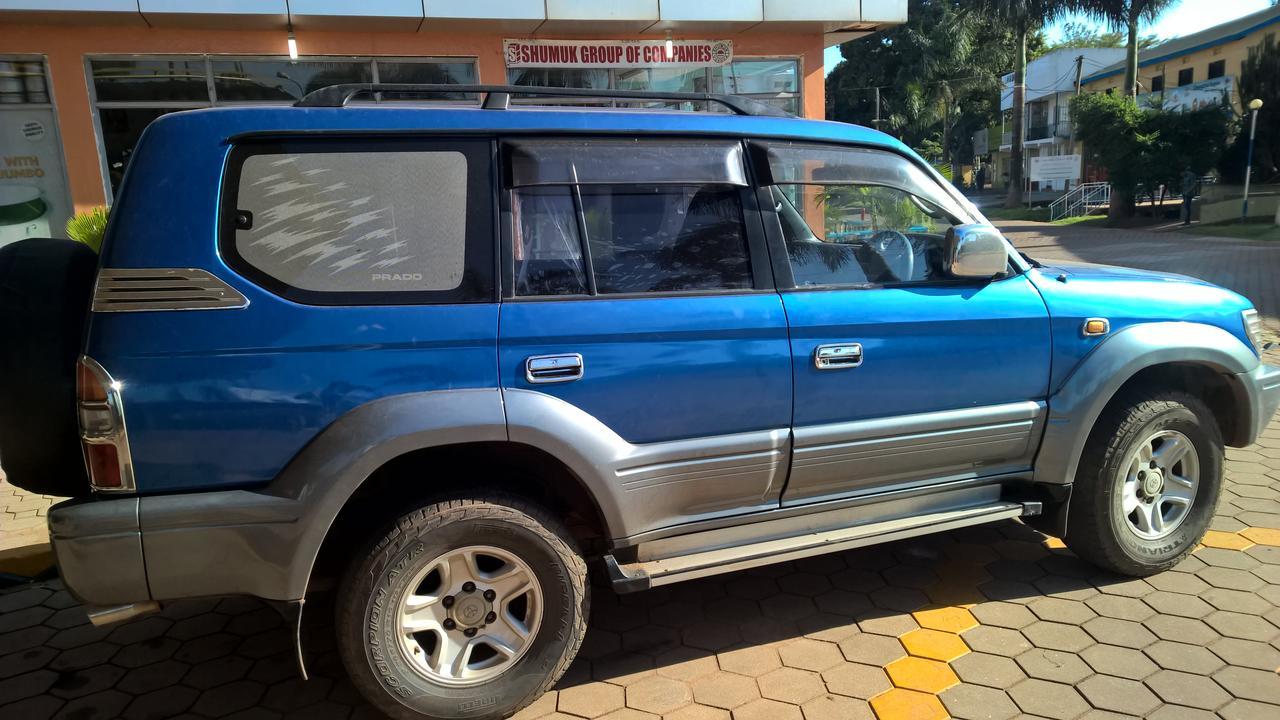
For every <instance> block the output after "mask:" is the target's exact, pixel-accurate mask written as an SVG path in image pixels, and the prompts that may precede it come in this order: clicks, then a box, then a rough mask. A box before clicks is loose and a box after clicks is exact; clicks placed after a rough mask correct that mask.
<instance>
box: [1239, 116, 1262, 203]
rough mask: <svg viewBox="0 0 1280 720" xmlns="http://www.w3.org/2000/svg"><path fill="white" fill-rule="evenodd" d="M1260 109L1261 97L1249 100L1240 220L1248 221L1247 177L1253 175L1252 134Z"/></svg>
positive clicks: (1256, 125)
mask: <svg viewBox="0 0 1280 720" xmlns="http://www.w3.org/2000/svg"><path fill="white" fill-rule="evenodd" d="M1261 109H1262V98H1254V99H1252V100H1250V101H1249V110H1250V111H1251V114H1252V118H1251V119H1250V120H1249V152H1248V153H1246V154H1245V165H1244V204H1243V205H1242V206H1241V208H1240V222H1242V223H1245V222H1248V221H1249V179H1250V178H1251V177H1252V176H1253V135H1254V132H1256V131H1257V129H1258V111H1259V110H1261Z"/></svg>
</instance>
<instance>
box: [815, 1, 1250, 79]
mask: <svg viewBox="0 0 1280 720" xmlns="http://www.w3.org/2000/svg"><path fill="white" fill-rule="evenodd" d="M1270 5H1271V2H1270V0H1181V2H1178V3H1176V4H1175V5H1174V6H1173V7H1171V8H1170V9H1168V10H1166V11H1165V12H1164V14H1163V15H1161V16H1160V18H1159V19H1158V20H1156V21H1155V22H1154V23H1143V24H1142V26H1141V29H1140V30H1139V32H1141V33H1142V34H1143V35H1155V36H1157V37H1159V38H1160V39H1161V40H1168V39H1170V38H1175V37H1179V36H1181V35H1186V34H1188V33H1193V32H1196V31H1197V30H1203V29H1205V28H1207V27H1209V26H1210V25H1211V24H1217V23H1224V22H1227V21H1228V20H1234V19H1236V18H1238V17H1240V16H1241V15H1248V14H1249V13H1252V12H1257V11H1259V10H1262V9H1264V8H1266V7H1269V6H1270ZM1210 18H1212V22H1211V21H1210V20H1209V19H1210ZM1067 22H1085V23H1092V24H1095V25H1096V24H1098V23H1097V22H1096V21H1092V20H1089V19H1088V18H1080V17H1068V18H1066V19H1065V20H1063V21H1060V22H1058V23H1055V24H1054V25H1051V26H1050V27H1049V29H1048V31H1047V34H1048V36H1049V40H1050V41H1053V40H1056V39H1057V37H1058V33H1059V30H1060V28H1061V27H1062V25H1064V24H1065V23H1067ZM824 60H825V63H826V71H827V72H831V70H832V68H834V67H835V66H836V65H837V64H839V62H840V48H838V47H829V48H827V52H826V56H825V58H824Z"/></svg>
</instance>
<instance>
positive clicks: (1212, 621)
mask: <svg viewBox="0 0 1280 720" xmlns="http://www.w3.org/2000/svg"><path fill="white" fill-rule="evenodd" d="M1204 621H1205V623H1206V624H1207V625H1208V626H1209V627H1211V628H1213V629H1214V630H1216V631H1217V632H1218V634H1219V635H1222V636H1224V637H1233V638H1240V639H1243V640H1263V641H1266V640H1270V639H1272V638H1274V637H1275V636H1276V635H1277V634H1280V628H1277V627H1276V626H1275V625H1272V624H1271V623H1269V622H1267V621H1266V620H1263V619H1262V618H1260V617H1257V616H1256V615H1245V614H1244V613H1237V612H1227V611H1225V610H1216V611H1214V612H1212V613H1210V614H1209V616H1208V617H1206V618H1205V619H1204Z"/></svg>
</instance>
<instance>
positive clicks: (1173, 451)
mask: <svg viewBox="0 0 1280 720" xmlns="http://www.w3.org/2000/svg"><path fill="white" fill-rule="evenodd" d="M1222 455H1223V451H1222V437H1221V434H1220V432H1219V429H1218V426H1217V423H1216V422H1215V421H1214V418H1213V415H1212V413H1210V411H1209V409H1208V408H1207V407H1206V406H1205V405H1204V403H1203V402H1201V401H1200V399H1199V398H1196V397H1194V396H1192V395H1188V394H1186V393H1180V392H1146V393H1134V394H1130V395H1128V396H1126V397H1124V398H1122V399H1120V400H1119V401H1117V402H1115V403H1113V404H1112V405H1111V406H1110V407H1109V408H1108V409H1107V411H1106V412H1104V413H1103V415H1102V417H1101V418H1099V420H1098V423H1097V425H1096V426H1095V428H1094V430H1093V432H1092V433H1091V434H1090V437H1089V441H1088V443H1087V444H1086V445H1085V449H1084V454H1083V455H1082V456H1081V458H1080V467H1079V470H1078V471H1077V473H1076V481H1075V487H1074V489H1073V490H1072V494H1071V506H1070V510H1069V514H1068V519H1067V537H1066V542H1067V545H1068V546H1069V547H1070V548H1071V549H1072V550H1073V551H1074V552H1075V553H1076V554H1078V555H1080V556H1081V557H1083V558H1085V559H1087V560H1089V561H1091V562H1093V563H1094V564H1096V565H1099V566H1101V567H1103V568H1106V569H1108V570H1111V571H1114V572H1117V573H1121V574H1125V575H1137V576H1142V575H1150V574H1153V573H1156V572H1160V571H1162V570H1165V569H1168V568H1170V567H1172V566H1173V565H1176V564H1177V563H1178V562H1179V561H1180V560H1182V558H1183V557H1184V556H1186V554H1187V553H1189V552H1191V550H1193V549H1194V548H1195V546H1196V543H1198V542H1200V539H1201V538H1202V537H1204V533H1205V531H1206V530H1208V528H1209V523H1210V521H1212V519H1213V512H1214V508H1215V506H1216V505H1217V502H1218V492H1219V489H1220V487H1221V481H1222Z"/></svg>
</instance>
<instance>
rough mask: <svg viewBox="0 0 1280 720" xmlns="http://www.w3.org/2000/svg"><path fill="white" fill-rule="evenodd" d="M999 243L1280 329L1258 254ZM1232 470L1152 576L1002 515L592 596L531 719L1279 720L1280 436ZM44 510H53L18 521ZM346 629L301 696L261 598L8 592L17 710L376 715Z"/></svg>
mask: <svg viewBox="0 0 1280 720" xmlns="http://www.w3.org/2000/svg"><path fill="white" fill-rule="evenodd" d="M1006 227H1007V229H1008V230H1010V231H1011V234H1012V235H1013V236H1014V239H1015V242H1016V243H1017V244H1018V245H1019V246H1020V247H1023V248H1024V249H1026V250H1027V251H1028V252H1029V253H1031V254H1032V255H1033V256H1040V257H1043V258H1045V259H1050V258H1053V257H1064V258H1066V257H1071V258H1078V259H1084V260H1090V261H1095V262H1110V263H1118V264H1129V265H1135V266H1144V267H1152V268H1154V269H1167V270H1177V271H1182V272H1189V273H1192V274H1200V275H1202V276H1206V277H1211V279H1214V280H1216V281H1218V282H1222V283H1224V284H1226V285H1228V286H1231V287H1234V288H1236V289H1238V290H1241V291H1242V292H1245V293H1246V294H1249V295H1251V296H1252V297H1254V299H1255V301H1257V302H1258V303H1259V305H1260V307H1263V308H1264V312H1265V313H1267V314H1268V315H1269V317H1270V319H1271V320H1272V321H1273V322H1274V321H1275V320H1276V317H1277V310H1280V308H1278V307H1277V305H1276V304H1275V298H1274V295H1272V296H1271V298H1270V299H1266V298H1267V297H1268V295H1267V293H1266V292H1265V291H1266V290H1267V289H1268V287H1269V285H1268V283H1271V284H1272V285H1274V281H1271V280H1268V279H1267V275H1268V274H1270V277H1276V275H1275V272H1274V271H1275V270H1276V269H1278V268H1277V261H1276V260H1275V259H1272V257H1271V255H1268V254H1265V253H1260V252H1257V251H1256V250H1255V249H1253V248H1254V245H1253V244H1250V243H1236V242H1231V241H1222V240H1211V241H1208V242H1210V243H1212V245H1206V244H1205V243H1201V242H1197V241H1196V240H1195V239H1194V238H1182V237H1167V236H1165V235H1158V236H1155V237H1154V238H1153V237H1146V236H1148V235H1151V234H1150V233H1141V234H1139V233H1133V232H1128V231H1122V232H1123V234H1121V235H1117V234H1111V235H1108V234H1103V233H1112V232H1114V231H1098V230H1094V229H1087V230H1086V229H1075V230H1072V229H1070V228H1058V227H1054V226H1039V225H1035V224H1030V223H1011V224H1009V225H1008V226H1006ZM1156 243H1160V244H1159V245H1157V244H1156ZM1278 250H1280V248H1278ZM1275 252H1276V251H1275V250H1273V251H1272V253H1275ZM1161 253H1168V257H1165V256H1164V255H1162V254H1161ZM1170 258H1178V259H1177V260H1170ZM1171 265H1173V267H1171ZM1268 269H1269V271H1268ZM1271 292H1272V293H1273V294H1274V292H1275V291H1274V288H1272V289H1271ZM1264 303H1269V304H1264ZM1271 361H1272V362H1273V363H1274V362H1280V355H1278V356H1276V357H1273V358H1271ZM1226 478H1227V479H1226V486H1225V490H1224V492H1223V495H1222V499H1221V503H1220V505H1219V508H1218V512H1217V516H1216V518H1215V520H1214V523H1213V531H1212V532H1211V533H1210V534H1209V536H1208V537H1207V538H1206V540H1205V545H1204V547H1201V548H1200V549H1198V550H1197V552H1196V553H1195V554H1194V555H1193V556H1192V557H1190V558H1189V559H1188V560H1186V561H1185V562H1183V563H1182V564H1181V565H1180V566H1179V567H1178V568H1176V569H1175V570H1173V571H1170V572H1167V573H1164V574H1162V575H1158V576H1156V577H1152V578H1148V579H1146V580H1133V579H1127V578H1120V577H1114V576H1110V575H1107V574H1103V573H1099V572H1098V571H1097V570H1096V569H1094V568H1093V567H1091V566H1089V565H1086V564H1084V563H1082V562H1081V561H1079V560H1078V559H1076V558H1075V557H1074V556H1073V555H1072V554H1071V553H1070V552H1069V551H1067V550H1065V549H1064V548H1063V547H1062V546H1061V543H1059V542H1058V541H1057V540H1055V539H1052V538H1047V537H1045V536H1042V535H1039V534H1038V533H1035V532H1033V531H1031V530H1029V529H1028V528H1026V527H1025V526H1023V525H1021V524H1019V523H1016V522H1007V523H1002V524H998V525H992V526H986V527H980V528H971V529H967V530H963V531H957V532H951V533H947V534H943V535H938V536H932V537H926V538H918V539H914V540H909V541H903V542H898V543H893V544H890V545H887V546H880V547H874V548H865V549H860V550H856V551H851V552H846V553H840V554H835V555H829V556H824V557H819V558H813V559H809V560H805V561H799V562H793V563H784V564H780V565H775V566H771V567H765V568H759V569H756V570H751V571H746V572H741V573H735V574H732V575H726V576H722V577H718V578H710V579H707V580H702V581H695V582H690V583H684V584H678V585H674V586H671V587H666V588H659V589H656V590H653V591H649V592H645V593H640V594H636V595H628V596H618V595H615V594H613V593H612V592H611V591H609V590H608V589H606V588H599V587H598V588H596V589H595V594H594V602H593V613H592V615H593V616H592V619H591V629H590V631H589V632H588V635H587V638H586V641H585V643H584V645H583V648H582V652H581V654H580V657H579V659H578V660H577V662H575V663H574V664H573V666H572V667H571V668H570V670H569V672H568V674H567V675H566V677H565V678H564V679H563V680H562V681H561V682H560V684H559V685H558V687H557V688H556V689H555V690H553V691H552V692H549V693H547V694H546V695H545V696H543V697H542V698H541V699H539V700H538V701H537V702H536V703H535V704H534V705H533V706H531V707H530V708H528V709H527V710H526V711H524V712H523V713H521V715H520V716H519V717H520V718H522V719H524V720H527V719H530V718H540V717H546V718H556V719H562V718H597V717H603V718H609V720H644V719H646V718H648V719H652V718H656V717H666V718H671V719H672V720H700V719H704V718H705V719H715V718H719V719H723V720H728V719H729V718H731V717H732V718H733V719H734V720H751V719H753V718H763V719H765V720H793V719H794V720H799V719H801V718H803V719H804V720H822V719H825V718H833V719H837V718H838V719H839V720H858V719H859V718H873V717H877V716H878V717H879V718H881V720H898V719H899V718H906V719H911V720H927V719H928V718H941V717H945V716H946V715H948V714H949V715H951V716H954V717H957V718H1014V717H1030V718H1040V717H1043V718H1057V719H1060V720H1074V719H1076V718H1090V719H1094V718H1099V719H1100V718H1124V717H1147V718H1155V719H1161V720H1167V719H1170V718H1212V717H1219V718H1223V719H1224V720H1240V719H1243V718H1259V719H1265V720H1275V719H1276V718H1278V717H1280V674H1277V671H1278V670H1280V421H1274V422H1272V424H1271V425H1270V426H1269V427H1268V429H1267V430H1266V432H1265V433H1264V435H1263V438H1262V440H1261V442H1260V443H1259V444H1258V445H1256V446H1254V447H1251V448H1248V449H1245V450H1235V449H1232V450H1229V451H1228V461H1227V465H1226ZM7 489H9V488H8V486H0V499H4V498H9V497H10V496H12V493H10V494H5V493H6V492H7ZM15 497H16V496H15ZM28 504H34V505H39V504H40V502H37V501H23V500H18V501H17V502H16V503H14V502H12V501H9V502H8V504H7V505H6V506H5V507H6V509H5V512H9V511H10V509H12V508H16V507H25V506H26V505H28ZM26 511H27V510H26V509H19V510H16V511H14V512H13V515H14V516H16V515H17V514H18V513H19V512H26ZM38 513H39V510H38V509H37V514H38ZM4 522H9V517H8V516H6V517H4V518H3V519H0V523H4ZM330 617H331V609H330V608H328V607H326V599H325V598H324V597H320V598H317V599H316V600H315V601H314V602H313V603H310V604H309V606H308V611H307V615H306V629H305V637H306V640H305V644H306V646H307V648H308V650H309V653H310V655H311V657H312V670H313V672H314V674H315V677H314V678H313V679H312V680H310V681H308V682H302V681H299V680H297V679H296V678H295V675H294V668H293V659H292V653H291V650H290V645H289V637H288V633H287V631H286V630H285V628H284V625H283V623H282V622H281V620H280V619H279V617H278V616H277V614H276V613H275V611H274V610H273V609H272V608H270V607H268V606H267V605H266V604H264V603H262V602H259V601H257V600H253V599H248V598H231V599H211V600H198V601H184V602H179V603H174V604H172V605H170V606H168V607H166V608H165V610H164V611H163V612H162V613H161V614H159V615H157V616H152V617H149V618H144V619H140V620H138V621H135V622H132V623H129V624H125V625H121V626H117V627H111V628H105V629H97V628H93V627H92V626H90V625H88V624H87V621H86V619H85V616H84V612H83V610H82V609H81V608H80V607H78V606H77V604H76V603H75V601H74V600H73V599H72V598H71V597H70V596H69V595H68V594H67V592H66V591H65V590H63V589H62V588H61V586H60V584H59V583H58V582H57V581H51V582H43V583H38V584H33V585H28V586H25V587H22V588H18V589H14V590H10V591H8V592H3V593H0V718H6V719H8V718H15V719H22V720H28V719H29V720H39V719H40V718H49V717H58V718H74V719H76V720H93V719H96V718H130V719H133V718H154V719H157V720H159V719H162V718H163V719H168V718H283V717H298V718H307V720H321V719H323V718H373V717H376V714H375V713H374V712H373V711H372V710H371V708H369V707H368V706H367V705H365V704H364V703H363V702H362V701H361V699H360V697H359V696H358V695H357V694H356V692H355V691H354V689H353V688H352V687H351V685H350V683H349V682H348V681H347V680H346V678H345V675H344V673H343V671H342V668H341V665H340V664H339V662H338V660H337V657H336V655H335V654H334V652H333V650H332V637H331V627H330V624H329V618H330Z"/></svg>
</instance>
